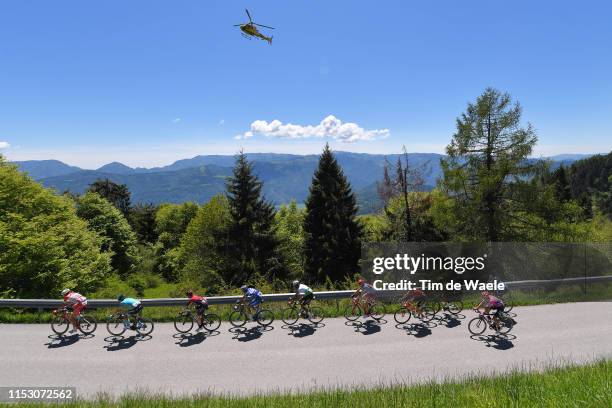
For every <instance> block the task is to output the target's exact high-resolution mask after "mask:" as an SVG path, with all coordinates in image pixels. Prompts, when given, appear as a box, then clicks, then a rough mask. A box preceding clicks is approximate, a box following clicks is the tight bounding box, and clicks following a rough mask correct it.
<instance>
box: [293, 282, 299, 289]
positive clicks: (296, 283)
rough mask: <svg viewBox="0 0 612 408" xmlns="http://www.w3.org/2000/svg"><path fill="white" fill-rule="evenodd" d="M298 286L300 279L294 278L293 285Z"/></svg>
mask: <svg viewBox="0 0 612 408" xmlns="http://www.w3.org/2000/svg"><path fill="white" fill-rule="evenodd" d="M298 286H300V281H299V280H294V281H293V287H294V288H297V287H298Z"/></svg>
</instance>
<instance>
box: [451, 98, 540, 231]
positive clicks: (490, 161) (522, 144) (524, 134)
mask: <svg viewBox="0 0 612 408" xmlns="http://www.w3.org/2000/svg"><path fill="white" fill-rule="evenodd" d="M520 120H521V107H520V105H519V104H518V103H515V104H513V103H512V99H511V97H510V95H509V94H507V93H501V92H499V91H498V90H496V89H492V88H487V89H486V90H485V91H484V92H483V94H482V95H480V96H479V97H478V98H477V100H476V103H475V104H472V103H470V104H468V107H467V110H466V112H465V113H463V114H462V115H461V117H459V118H458V119H457V132H456V133H455V134H454V135H453V139H452V141H451V143H450V145H448V146H447V148H446V152H447V154H448V156H447V158H445V159H443V160H441V164H442V169H443V171H444V178H443V179H442V180H441V183H440V184H441V187H442V188H443V189H444V190H445V191H446V192H447V193H449V195H450V196H451V197H453V199H454V200H455V201H456V205H455V206H453V208H454V213H455V214H454V218H455V219H456V220H457V222H456V224H457V228H456V229H457V230H458V231H456V232H457V234H458V235H459V236H461V237H463V238H466V239H470V240H476V241H480V240H484V241H492V242H495V241H500V240H505V239H514V238H516V236H517V234H520V231H518V229H520V228H521V227H522V226H519V225H518V223H522V222H524V221H522V220H521V219H519V215H518V214H520V213H521V212H522V211H523V210H524V207H525V206H526V205H528V204H529V202H526V201H525V200H524V198H523V197H520V196H519V193H520V191H521V190H522V189H523V184H525V183H524V180H525V179H527V178H528V177H529V176H530V175H531V174H532V172H533V169H532V166H530V165H529V163H528V161H527V158H528V157H529V155H530V154H531V151H532V148H533V146H534V145H535V143H536V141H537V138H536V135H535V131H534V130H533V127H532V126H531V125H529V124H528V125H527V126H526V127H521V123H520ZM525 222H528V221H525Z"/></svg>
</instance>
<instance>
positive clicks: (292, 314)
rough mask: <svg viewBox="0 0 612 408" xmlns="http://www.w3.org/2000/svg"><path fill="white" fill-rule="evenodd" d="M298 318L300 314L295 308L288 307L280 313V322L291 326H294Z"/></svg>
mask: <svg viewBox="0 0 612 408" xmlns="http://www.w3.org/2000/svg"><path fill="white" fill-rule="evenodd" d="M299 318H300V312H299V311H298V310H297V308H295V307H288V308H286V309H284V310H283V311H282V313H281V320H282V321H283V322H284V323H285V324H288V325H289V326H291V325H292V324H295V323H296V322H297V321H298V319H299Z"/></svg>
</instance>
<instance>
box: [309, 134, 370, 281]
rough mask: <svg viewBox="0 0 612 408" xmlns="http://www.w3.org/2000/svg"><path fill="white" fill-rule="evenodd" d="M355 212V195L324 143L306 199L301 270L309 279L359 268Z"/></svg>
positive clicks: (339, 275)
mask: <svg viewBox="0 0 612 408" xmlns="http://www.w3.org/2000/svg"><path fill="white" fill-rule="evenodd" d="M356 214H357V203H356V200H355V195H354V194H353V192H352V191H351V187H350V184H349V183H348V181H347V180H346V177H345V176H344V174H343V172H342V169H341V168H340V166H339V165H338V162H337V161H336V158H335V157H334V155H333V153H332V151H331V149H330V148H329V145H326V146H325V149H324V150H323V153H322V154H321V157H320V158H319V166H318V168H317V170H316V171H315V174H314V176H313V179H312V184H311V186H310V192H309V195H308V198H307V200H306V216H305V218H304V234H305V241H304V256H305V266H304V272H305V276H306V279H307V280H308V281H309V282H325V281H326V280H327V279H330V280H331V281H332V282H338V281H341V280H343V279H345V278H346V277H352V276H353V274H355V273H356V272H357V271H358V262H359V258H360V255H361V234H362V231H361V230H362V227H361V225H360V224H359V222H358V221H357V219H356Z"/></svg>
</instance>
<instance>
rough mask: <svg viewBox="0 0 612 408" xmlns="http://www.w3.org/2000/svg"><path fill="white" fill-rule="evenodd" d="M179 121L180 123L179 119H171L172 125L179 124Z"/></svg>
mask: <svg viewBox="0 0 612 408" xmlns="http://www.w3.org/2000/svg"><path fill="white" fill-rule="evenodd" d="M180 121H181V118H174V119H172V123H179V122H180Z"/></svg>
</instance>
